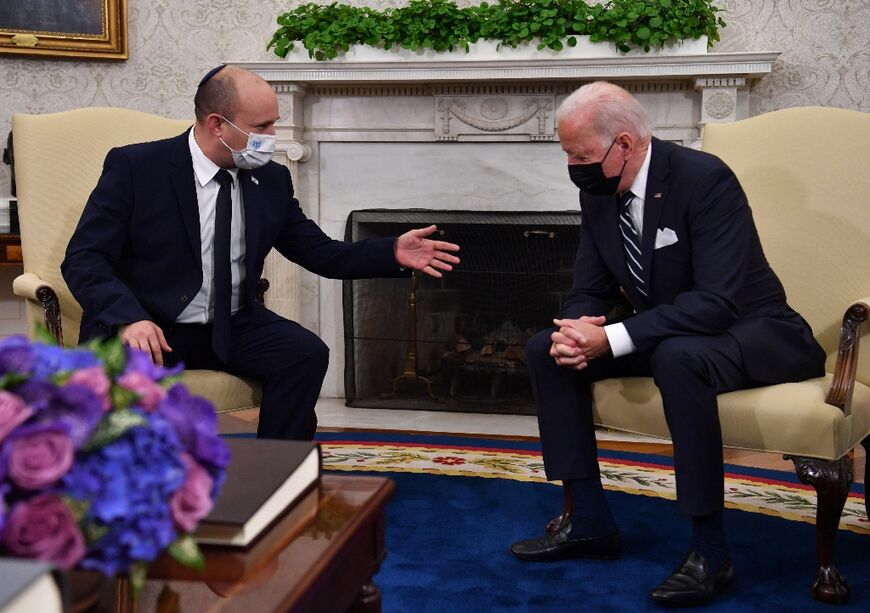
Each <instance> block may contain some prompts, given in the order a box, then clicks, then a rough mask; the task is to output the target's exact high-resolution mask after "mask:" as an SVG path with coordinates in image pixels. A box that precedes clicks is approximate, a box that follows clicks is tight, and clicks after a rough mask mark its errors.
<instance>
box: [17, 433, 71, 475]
mask: <svg viewBox="0 0 870 613" xmlns="http://www.w3.org/2000/svg"><path fill="white" fill-rule="evenodd" d="M8 445H9V450H8V457H9V459H8V466H7V468H8V471H9V478H10V479H11V480H12V482H14V483H15V484H17V485H18V486H19V487H22V488H24V489H28V490H38V489H41V488H44V487H47V486H49V485H51V484H52V483H54V482H55V481H57V480H58V479H60V478H61V477H62V476H64V475H65V474H66V473H67V472H68V471H69V469H70V466H72V461H73V442H72V439H71V438H70V436H69V434H68V433H67V432H66V430H64V428H63V427H62V426H60V425H54V426H52V425H42V424H36V425H33V426H25V427H24V428H21V429H20V430H19V431H17V432H16V433H15V434H13V436H12V437H10V438H9V441H8Z"/></svg>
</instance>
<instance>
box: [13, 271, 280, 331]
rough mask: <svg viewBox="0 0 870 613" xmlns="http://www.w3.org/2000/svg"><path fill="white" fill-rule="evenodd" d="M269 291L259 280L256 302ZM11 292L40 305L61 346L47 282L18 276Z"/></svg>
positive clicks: (56, 308) (54, 296) (56, 303)
mask: <svg viewBox="0 0 870 613" xmlns="http://www.w3.org/2000/svg"><path fill="white" fill-rule="evenodd" d="M268 289H269V281H268V280H267V279H260V280H259V281H257V289H256V296H255V298H256V300H257V302H259V303H260V304H263V303H264V302H265V295H266V292H267V291H268ZM12 292H13V293H14V294H15V295H16V296H21V297H22V298H26V299H27V300H31V301H33V302H38V303H39V304H41V305H42V308H43V311H44V315H43V320H44V321H45V327H46V328H48V331H49V332H51V334H52V335H53V336H54V338H55V339H56V340H57V342H58V344H59V345H61V346H63V326H62V325H61V318H60V300H59V299H58V297H57V292H56V291H55V290H54V288H53V287H52V286H51V284H50V283H48V282H47V281H44V280H42V279H41V278H39V277H38V276H36V275H35V274H33V273H32V272H26V273H24V274H21V275H18V276H17V277H16V278H15V280H14V281H12Z"/></svg>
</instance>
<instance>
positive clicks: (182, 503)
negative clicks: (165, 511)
mask: <svg viewBox="0 0 870 613" xmlns="http://www.w3.org/2000/svg"><path fill="white" fill-rule="evenodd" d="M181 459H182V461H183V462H184V466H185V468H186V476H185V481H184V485H182V486H181V487H180V488H178V490H177V491H176V492H175V493H174V494H173V495H172V498H170V499H169V508H170V510H171V512H172V519H173V520H175V523H176V524H177V525H178V526H179V527H180V528H181V529H182V530H184V531H185V532H193V530H194V528H196V524H198V523H199V520H201V519H202V518H203V517H205V516H206V515H208V513H209V511H211V507H212V500H211V488H212V479H211V477H210V476H209V474H208V473H207V472H206V470H205V469H204V468H203V467H202V466H200V465H199V464H197V463H196V460H194V459H193V458H192V457H190V455H188V454H186V453H184V454H182V455H181Z"/></svg>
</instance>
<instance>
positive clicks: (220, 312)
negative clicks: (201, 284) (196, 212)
mask: <svg viewBox="0 0 870 613" xmlns="http://www.w3.org/2000/svg"><path fill="white" fill-rule="evenodd" d="M214 178H215V181H217V182H218V184H220V190H219V191H218V197H217V206H216V207H215V215H214V328H213V330H212V335H211V347H212V349H214V352H215V354H216V355H217V356H218V357H219V358H220V359H221V360H223V361H224V362H226V361H227V360H228V359H229V356H230V347H231V345H232V334H231V332H230V311H231V297H232V285H233V278H232V273H231V272H230V225H231V223H232V219H233V199H232V194H231V190H232V183H233V178H232V176H230V173H229V172H227V171H226V170H224V169H221V170H219V171H217V174H216V175H215V176H214Z"/></svg>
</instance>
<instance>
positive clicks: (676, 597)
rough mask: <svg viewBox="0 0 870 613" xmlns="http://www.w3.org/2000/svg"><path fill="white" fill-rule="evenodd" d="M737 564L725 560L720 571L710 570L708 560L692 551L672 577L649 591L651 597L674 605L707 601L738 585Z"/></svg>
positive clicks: (682, 605)
mask: <svg viewBox="0 0 870 613" xmlns="http://www.w3.org/2000/svg"><path fill="white" fill-rule="evenodd" d="M735 579H736V578H735V576H734V565H733V564H731V560H728V561H727V562H725V565H724V566H722V568H721V569H719V571H718V572H716V573H711V572H710V571H709V568H708V565H707V560H705V559H704V557H703V556H701V555H700V554H697V553H695V552H694V551H691V552H689V553H688V555H686V557H685V558H684V559H683V561H682V563H681V564H680V565H679V567H677V569H676V570H675V571H674V572H673V573H671V576H670V577H668V578H667V579H665V580H664V581H663V582H662V583H661V585H659V586H658V587H657V588H655V589H654V590H653V591H651V592H650V593H649V596H650V598H652V599H653V600H655V601H656V602H659V603H661V604H665V605H669V606H672V607H691V606H695V605H700V604H704V603H706V602H709V601H710V600H712V599H713V597H714V596H715V595H716V594H721V593H722V592H724V591H726V590H727V589H728V588H729V587H731V586H732V585H734V581H735Z"/></svg>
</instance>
